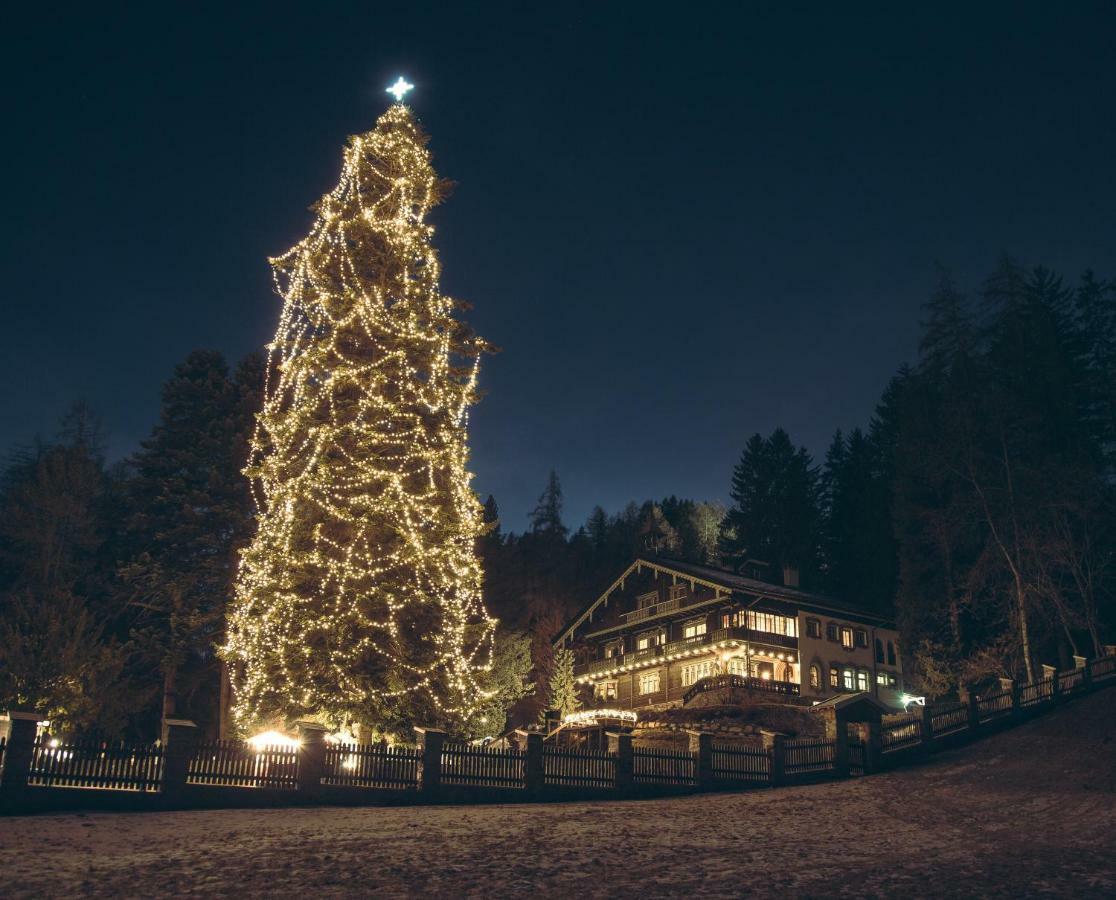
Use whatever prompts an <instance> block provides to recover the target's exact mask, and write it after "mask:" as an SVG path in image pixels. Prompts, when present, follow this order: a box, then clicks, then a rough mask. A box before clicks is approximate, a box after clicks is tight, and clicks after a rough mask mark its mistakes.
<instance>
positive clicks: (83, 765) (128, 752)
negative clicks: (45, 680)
mask: <svg viewBox="0 0 1116 900" xmlns="http://www.w3.org/2000/svg"><path fill="white" fill-rule="evenodd" d="M162 767H163V750H162V748H161V747H160V746H159V745H157V744H141V745H138V746H129V745H127V744H123V743H105V742H102V741H78V742H69V741H67V742H60V741H57V740H54V739H51V738H47V737H42V738H39V739H38V740H36V741H35V745H34V749H33V751H32V755H31V768H30V769H29V770H28V773H27V783H28V784H29V785H34V786H36V787H70V788H110V789H112V790H118V791H157V790H158V789H159V785H160V784H161V782H162V775H163V772H162Z"/></svg>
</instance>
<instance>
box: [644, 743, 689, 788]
mask: <svg viewBox="0 0 1116 900" xmlns="http://www.w3.org/2000/svg"><path fill="white" fill-rule="evenodd" d="M632 781H633V782H634V783H635V784H661V785H676V786H686V785H692V784H697V759H696V757H695V756H694V754H693V753H689V752H687V751H685V750H645V749H643V748H642V747H637V748H636V749H635V750H634V751H633V753H632Z"/></svg>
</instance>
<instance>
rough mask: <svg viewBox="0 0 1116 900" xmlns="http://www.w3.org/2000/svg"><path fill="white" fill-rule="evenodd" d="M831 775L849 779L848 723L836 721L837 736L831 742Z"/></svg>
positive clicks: (840, 720) (842, 720)
mask: <svg viewBox="0 0 1116 900" xmlns="http://www.w3.org/2000/svg"><path fill="white" fill-rule="evenodd" d="M833 775H834V777H836V778H848V777H849V723H848V722H846V721H845V720H844V719H838V720H837V734H836V735H835V736H834V741H833Z"/></svg>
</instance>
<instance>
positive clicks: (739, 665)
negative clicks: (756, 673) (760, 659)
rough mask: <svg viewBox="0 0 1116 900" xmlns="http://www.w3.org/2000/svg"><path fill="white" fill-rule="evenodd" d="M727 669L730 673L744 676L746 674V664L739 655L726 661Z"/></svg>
mask: <svg viewBox="0 0 1116 900" xmlns="http://www.w3.org/2000/svg"><path fill="white" fill-rule="evenodd" d="M727 669H728V673H729V674H730V675H743V676H745V677H747V675H748V664H747V662H746V661H745V660H743V659H741V658H740V657H739V656H737V657H734V658H732V659H730V660H729V661H728V664H727Z"/></svg>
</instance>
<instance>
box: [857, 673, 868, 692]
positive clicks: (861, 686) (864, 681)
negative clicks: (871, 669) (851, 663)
mask: <svg viewBox="0 0 1116 900" xmlns="http://www.w3.org/2000/svg"><path fill="white" fill-rule="evenodd" d="M856 689H857V690H858V691H866V690H868V670H867V669H860V670H859V671H858V672H857V673H856Z"/></svg>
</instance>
